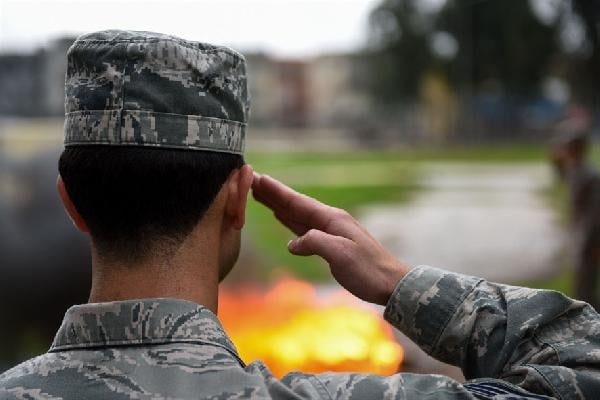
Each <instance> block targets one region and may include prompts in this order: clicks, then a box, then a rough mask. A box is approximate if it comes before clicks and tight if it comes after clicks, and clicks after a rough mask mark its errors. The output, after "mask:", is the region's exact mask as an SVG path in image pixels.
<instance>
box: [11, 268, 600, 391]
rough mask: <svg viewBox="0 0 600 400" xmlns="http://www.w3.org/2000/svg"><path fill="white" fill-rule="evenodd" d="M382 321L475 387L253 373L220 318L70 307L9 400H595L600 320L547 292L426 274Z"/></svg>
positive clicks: (15, 377) (161, 304) (257, 369)
mask: <svg viewBox="0 0 600 400" xmlns="http://www.w3.org/2000/svg"><path fill="white" fill-rule="evenodd" d="M384 316H385V318H386V319H387V320H388V321H389V322H390V323H392V324H393V325H394V326H396V327H397V328H399V329H400V330H402V331H403V332H404V333H405V334H407V335H408V336H410V337H411V338H412V339H413V340H414V341H415V342H416V343H418V344H419V345H420V346H421V347H422V348H423V349H425V350H426V351H427V352H428V353H429V354H431V355H433V356H434V357H437V358H439V359H441V360H444V361H447V362H450V363H452V364H455V365H458V366H460V367H461V368H462V370H463V371H464V374H465V376H466V377H467V379H468V381H467V382H466V383H464V384H461V383H459V382H457V381H455V380H452V379H451V378H448V377H445V376H439V375H420V374H409V373H399V374H396V375H393V376H390V377H382V376H375V375H365V374H351V373H324V374H316V375H312V374H303V373H291V374H288V375H287V376H285V377H284V378H283V379H281V380H278V379H277V378H275V377H274V376H273V375H272V374H271V373H270V372H269V370H268V369H267V367H266V366H265V365H263V364H262V363H260V362H253V363H252V364H250V365H245V364H244V363H243V362H242V361H241V360H240V359H239V357H238V355H237V352H236V350H235V347H234V346H233V344H232V343H231V341H230V340H229V339H228V337H227V335H226V334H225V332H224V331H223V328H222V327H221V325H220V323H219V321H218V319H217V317H216V316H215V315H214V314H212V313H211V312H210V311H208V310H207V309H205V308H203V307H202V306H199V305H196V304H194V303H190V302H186V301H181V300H175V299H148V300H133V301H123V302H112V303H101V304H88V305H82V306H75V307H73V308H71V309H70V310H69V311H68V312H67V314H66V316H65V319H64V321H63V324H62V326H61V328H60V330H59V331H58V333H57V335H56V338H55V340H54V343H53V345H52V347H51V348H50V350H49V352H48V353H47V354H44V355H42V356H39V357H37V358H34V359H32V360H29V361H26V362H25V363H23V364H21V365H19V366H17V367H15V368H13V369H11V370H9V371H7V372H5V373H4V374H2V375H0V399H80V398H86V399H159V398H160V399H167V398H168V399H192V398H195V399H197V398H202V399H250V398H252V399H309V398H310V399H356V400H369V399H440V400H458V399H497V400H498V399H503V400H508V399H513V400H515V399H538V400H540V399H547V398H558V399H564V400H567V399H596V398H598V395H599V394H600V317H599V316H598V314H597V313H596V312H595V311H594V310H593V309H592V308H591V307H590V306H589V305H587V304H586V303H583V302H580V301H574V300H571V299H569V298H567V297H565V296H564V295H562V294H560V293H558V292H553V291H544V290H533V289H527V288H521V287H512V286H506V285H500V284H494V283H489V282H486V281H484V280H482V279H478V278H474V277H469V276H464V275H460V274H455V273H450V272H446V271H442V270H438V269H435V268H430V267H418V268H415V269H414V270H412V271H411V272H410V273H409V274H407V275H406V276H405V277H404V279H402V281H401V282H400V283H399V284H398V286H397V288H396V290H395V291H394V294H393V295H392V297H391V299H390V301H389V303H388V305H387V307H386V309H385V313H384Z"/></svg>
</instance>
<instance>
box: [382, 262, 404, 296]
mask: <svg viewBox="0 0 600 400" xmlns="http://www.w3.org/2000/svg"><path fill="white" fill-rule="evenodd" d="M409 271H410V269H409V268H408V266H406V265H405V264H403V263H401V262H399V261H397V260H394V262H393V264H392V265H391V266H390V267H389V268H388V269H387V276H386V278H385V279H384V285H383V288H382V292H381V296H380V301H378V304H380V305H382V306H385V305H386V304H387V303H388V302H389V300H390V298H391V297H392V294H393V293H394V290H395V289H396V287H397V286H398V284H399V283H400V281H401V280H402V279H403V278H404V277H405V276H406V274H407V273H408V272H409Z"/></svg>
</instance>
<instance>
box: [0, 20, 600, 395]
mask: <svg viewBox="0 0 600 400" xmlns="http://www.w3.org/2000/svg"><path fill="white" fill-rule="evenodd" d="M65 89H66V103H65V104H66V120H65V150H64V151H63V153H62V155H61V158H60V162H59V172H60V176H59V178H58V183H57V186H58V191H59V193H60V196H61V198H62V200H63V203H64V205H65V209H66V210H67V212H68V214H69V215H70V217H71V219H72V220H73V222H74V224H75V225H76V226H77V228H79V229H80V230H81V231H83V232H86V233H87V234H88V235H89V237H90V248H91V252H92V259H93V260H92V270H93V278H92V290H91V293H90V299H89V303H88V304H85V305H79V306H75V307H72V308H71V309H69V310H68V311H67V313H66V315H65V318H64V321H63V323H62V326H61V327H60V329H59V331H58V332H57V334H56V337H55V339H54V342H53V344H52V346H51V348H50V350H49V351H48V352H47V353H46V354H43V355H41V356H39V357H37V358H34V359H31V360H29V361H26V362H25V363H23V364H21V365H19V366H16V367H14V368H13V369H11V370H9V371H7V372H5V373H4V374H2V375H0V398H1V399H23V398H27V399H31V398H47V399H81V398H85V399H121V398H136V399H145V398H148V399H150V398H152V399H156V398H171V399H175V398H177V399H191V398H207V399H242V398H252V399H284V398H285V399H299V398H315V399H331V398H343V399H346V398H348V399H382V398H395V399H446V400H451V399H452V400H454V399H476V398H477V399H493V398H496V399H545V398H548V397H546V396H553V397H557V398H561V399H579V398H588V399H591V398H594V396H596V394H597V393H600V364H599V362H600V337H599V335H600V319H599V317H598V315H597V314H596V313H595V311H594V310H593V309H592V308H591V307H590V306H589V305H587V304H585V303H583V302H578V301H573V300H571V299H569V298H567V297H565V296H564V295H562V294H560V293H557V292H550V291H541V290H532V289H527V288H519V287H511V286H505V285H500V284H494V283H489V282H486V281H484V280H482V279H479V278H475V277H469V276H464V275H460V274H455V273H450V272H446V271H443V270H439V269H435V268H430V267H416V268H413V269H409V268H408V267H407V266H405V265H404V264H403V263H401V262H400V261H398V260H396V259H395V258H394V257H392V256H391V255H390V253H388V252H387V251H386V250H385V249H384V248H383V247H382V246H381V245H380V244H379V243H378V242H377V241H376V240H375V239H374V238H373V237H372V236H371V235H370V234H369V233H368V232H367V231H366V230H365V229H364V228H362V227H361V226H360V225H359V224H358V223H357V222H356V221H355V220H354V219H353V218H352V217H351V216H350V215H349V214H348V213H346V212H344V211H342V210H339V209H335V208H332V207H329V206H327V205H325V204H322V203H319V202H318V201H316V200H314V199H311V198H310V197H307V196H304V195H301V194H299V193H297V192H295V191H293V190H292V189H290V188H288V187H287V186H285V185H283V184H282V183H280V182H278V181H276V180H274V179H272V178H269V177H266V176H260V175H257V174H254V173H253V171H252V169H251V167H250V166H249V165H247V164H245V163H244V160H243V157H242V152H243V144H244V140H245V129H246V122H247V116H248V95H247V89H246V70H245V61H244V58H243V57H242V56H241V55H239V54H238V53H236V52H234V51H232V50H230V49H228V48H224V47H217V46H212V45H208V44H204V43H198V42H190V41H186V40H183V39H180V38H176V37H173V36H167V35H161V34H155V33H149V32H130V31H104V32H97V33H92V34H89V35H84V36H82V37H80V38H79V39H78V40H77V41H76V42H75V43H74V45H73V46H72V47H71V49H70V50H69V52H68V70H67V77H66V84H65ZM251 189H252V191H253V194H254V196H255V198H256V199H257V200H258V201H260V202H262V203H263V204H265V205H266V206H267V207H269V208H271V209H272V210H273V212H274V214H275V216H276V217H277V218H278V219H279V220H280V221H281V222H282V223H283V224H284V225H286V226H287V227H288V228H290V229H291V230H292V231H293V232H294V233H296V234H297V235H298V238H297V239H295V240H294V241H292V242H291V243H290V244H289V250H290V251H291V252H292V253H294V254H297V255H301V256H303V255H313V254H316V255H319V256H321V257H323V258H324V259H325V260H326V261H327V262H328V263H329V267H330V269H331V273H332V274H333V276H334V277H335V279H336V280H337V281H338V282H339V283H340V284H341V285H342V286H344V287H345V288H346V289H348V290H349V291H350V292H352V293H353V294H354V295H356V296H358V297H360V298H362V299H364V300H366V301H370V302H373V303H376V304H381V305H385V306H386V308H385V313H384V316H385V318H386V319H387V320H388V321H389V322H390V323H391V324H392V325H394V326H395V327H397V328H398V329H400V330H401V331H403V332H404V333H405V334H407V335H408V336H409V337H411V338H412V339H413V340H414V341H415V342H416V343H417V344H419V345H420V346H421V348H423V349H424V350H425V351H427V352H428V353H429V354H431V355H433V356H434V357H436V358H438V359H441V360H444V361H446V362H449V363H452V364H454V365H458V366H460V367H461V368H462V370H463V372H464V374H465V376H466V377H467V379H469V380H468V381H467V383H465V384H461V383H459V382H457V381H455V380H453V379H451V378H448V377H444V376H438V375H415V374H403V373H400V374H396V375H393V376H390V377H381V376H375V375H364V374H349V373H348V374H344V373H341V374H340V373H324V374H317V375H312V374H304V373H299V372H298V373H291V374H288V375H287V376H285V377H284V378H283V379H281V380H278V379H276V378H275V377H274V376H273V375H272V374H271V373H270V372H269V370H268V369H267V367H266V366H265V365H263V364H262V363H260V362H253V363H251V364H248V365H246V364H245V363H244V362H243V361H242V360H241V359H240V358H239V356H238V354H237V352H236V350H235V347H234V346H233V344H232V343H231V341H230V340H229V338H228V337H227V335H226V333H225V332H224V331H223V328H222V327H221V325H220V323H219V321H218V319H217V317H216V312H217V297H218V284H219V282H220V281H221V280H222V279H223V278H224V277H225V276H226V275H227V273H228V272H229V270H230V269H231V268H232V267H233V265H234V264H235V262H236V259H237V255H238V251H239V245H240V231H241V229H242V228H243V226H244V215H245V207H246V198H247V195H248V193H249V191H250V190H251Z"/></svg>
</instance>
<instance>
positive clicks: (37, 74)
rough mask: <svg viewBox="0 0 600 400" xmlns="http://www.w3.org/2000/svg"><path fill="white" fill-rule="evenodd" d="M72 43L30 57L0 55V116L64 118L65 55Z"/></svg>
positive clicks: (68, 40)
mask: <svg viewBox="0 0 600 400" xmlns="http://www.w3.org/2000/svg"><path fill="white" fill-rule="evenodd" d="M74 40H75V39H74V38H62V39H59V40H56V41H53V42H52V43H51V44H50V45H49V46H48V47H47V48H45V49H39V50H38V51H36V52H35V53H33V54H0V116H17V117H29V116H54V115H56V116H58V115H63V113H64V80H65V70H66V53H67V49H68V48H69V46H70V45H71V43H73V41H74Z"/></svg>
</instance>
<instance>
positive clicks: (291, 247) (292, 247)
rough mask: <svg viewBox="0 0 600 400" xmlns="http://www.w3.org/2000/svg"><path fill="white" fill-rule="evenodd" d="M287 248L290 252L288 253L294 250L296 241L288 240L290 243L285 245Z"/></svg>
mask: <svg viewBox="0 0 600 400" xmlns="http://www.w3.org/2000/svg"><path fill="white" fill-rule="evenodd" d="M287 247H288V250H290V251H291V250H293V249H294V247H296V241H295V240H293V239H292V240H290V241H289V242H288V244H287Z"/></svg>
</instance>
